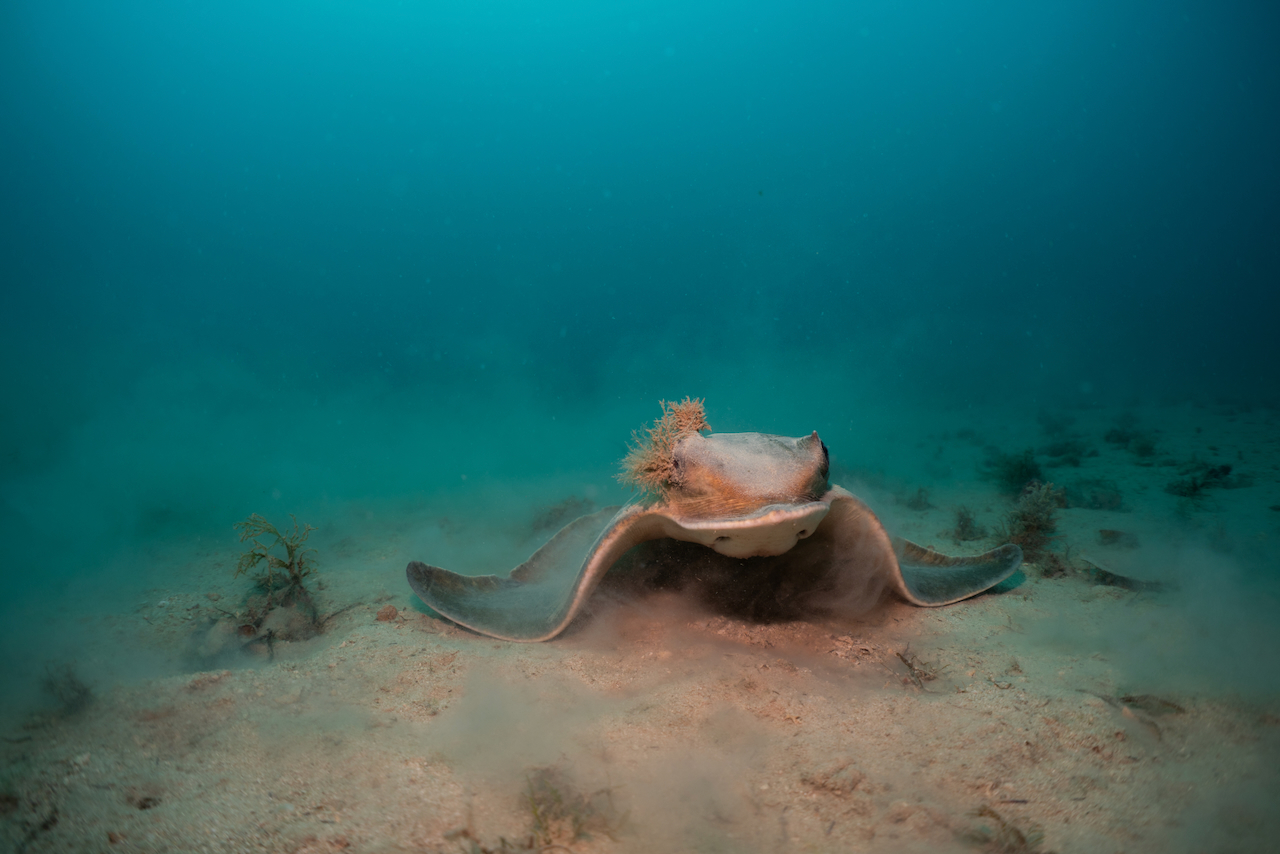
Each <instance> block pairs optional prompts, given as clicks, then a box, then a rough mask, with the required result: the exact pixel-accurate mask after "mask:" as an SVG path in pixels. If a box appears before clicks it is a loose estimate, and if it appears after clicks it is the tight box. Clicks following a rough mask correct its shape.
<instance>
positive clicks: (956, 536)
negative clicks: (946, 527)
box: [951, 506, 987, 543]
mask: <svg viewBox="0 0 1280 854" xmlns="http://www.w3.org/2000/svg"><path fill="white" fill-rule="evenodd" d="M986 536H987V529H986V528H984V527H983V526H982V525H979V524H978V521H977V520H976V519H975V518H974V516H973V511H972V510H970V509H969V508H968V507H963V506H961V507H958V508H957V509H956V526H955V527H954V528H952V529H951V539H953V540H955V541H956V542H957V543H967V542H971V541H973V540H981V539H983V538H984V537H986Z"/></svg>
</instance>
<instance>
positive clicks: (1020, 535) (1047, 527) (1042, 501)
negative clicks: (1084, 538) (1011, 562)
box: [1000, 481, 1065, 561]
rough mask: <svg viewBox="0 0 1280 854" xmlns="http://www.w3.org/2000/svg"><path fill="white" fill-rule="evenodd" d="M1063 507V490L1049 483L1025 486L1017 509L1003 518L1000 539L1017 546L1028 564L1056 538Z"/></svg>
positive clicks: (1035, 482) (1032, 483) (1033, 482)
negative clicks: (1059, 512)
mask: <svg viewBox="0 0 1280 854" xmlns="http://www.w3.org/2000/svg"><path fill="white" fill-rule="evenodd" d="M1064 505H1065V499H1064V496H1063V493H1062V490H1061V489H1058V488H1057V487H1056V486H1054V485H1053V484H1052V483H1040V482H1039V481H1032V482H1031V483H1028V484H1027V486H1026V488H1025V489H1023V490H1022V495H1020V496H1019V497H1018V504H1017V506H1016V507H1014V508H1013V510H1012V511H1010V512H1009V515H1008V516H1006V517H1005V520H1004V523H1003V525H1002V527H1001V531H1000V535H1001V538H1002V539H1005V540H1007V541H1008V542H1011V543H1016V544H1017V545H1018V546H1020V547H1021V548H1022V554H1023V557H1025V558H1026V559H1027V560H1028V561H1034V560H1036V559H1038V558H1039V557H1040V556H1041V555H1043V554H1044V552H1045V550H1046V549H1048V547H1049V544H1050V543H1052V542H1053V541H1054V540H1055V539H1057V537H1056V536H1054V532H1055V531H1056V530H1057V529H1058V509H1059V508H1061V507H1063V506H1064Z"/></svg>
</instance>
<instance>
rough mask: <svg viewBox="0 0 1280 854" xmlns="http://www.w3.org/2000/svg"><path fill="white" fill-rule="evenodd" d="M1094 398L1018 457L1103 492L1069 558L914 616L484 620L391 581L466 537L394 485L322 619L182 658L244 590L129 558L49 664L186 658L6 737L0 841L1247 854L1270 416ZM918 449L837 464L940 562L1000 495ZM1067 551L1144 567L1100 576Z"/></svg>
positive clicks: (1064, 527)
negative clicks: (125, 595)
mask: <svg viewBox="0 0 1280 854" xmlns="http://www.w3.org/2000/svg"><path fill="white" fill-rule="evenodd" d="M1112 415H1113V413H1105V412H1096V413H1092V414H1084V415H1081V416H1080V418H1079V423H1077V424H1075V425H1073V426H1072V427H1071V428H1070V430H1071V431H1072V432H1073V433H1075V434H1078V435H1080V436H1082V437H1084V438H1085V440H1086V445H1087V447H1088V448H1090V449H1092V450H1096V451H1097V452H1098V453H1097V455H1096V456H1086V457H1085V458H1084V459H1083V460H1081V461H1080V465H1079V467H1076V466H1074V465H1071V464H1069V463H1063V464H1062V465H1061V466H1060V467H1058V468H1049V467H1047V466H1048V463H1049V462H1051V461H1052V458H1049V457H1045V456H1043V455H1041V456H1039V457H1038V459H1040V461H1041V462H1042V464H1044V465H1046V470H1045V474H1046V478H1047V479H1048V480H1053V481H1055V482H1057V483H1060V484H1064V485H1068V486H1069V485H1070V483H1071V482H1073V481H1080V482H1090V483H1097V482H1098V481H1100V480H1105V481H1106V482H1107V483H1109V484H1111V485H1112V486H1114V487H1115V489H1116V490H1117V491H1118V492H1119V493H1120V494H1122V495H1123V502H1122V504H1120V505H1118V506H1107V507H1094V508H1090V507H1081V506H1075V507H1068V508H1066V509H1064V510H1062V511H1061V513H1060V517H1059V521H1058V535H1059V537H1060V539H1059V540H1058V541H1056V542H1055V545H1054V550H1055V553H1056V554H1058V555H1059V556H1061V557H1063V558H1065V563H1066V566H1067V567H1068V568H1069V569H1070V570H1071V571H1069V572H1067V574H1065V575H1064V576H1062V577H1053V578H1050V577H1045V572H1044V569H1045V566H1046V564H1047V561H1038V562H1034V563H1029V564H1028V565H1027V566H1026V567H1025V575H1024V576H1021V577H1019V578H1018V579H1016V580H1017V582H1018V583H1015V584H1010V585H1006V586H1005V587H1002V588H1001V590H1000V592H996V593H991V594H986V595H983V596H980V597H977V598H975V599H972V600H969V601H967V602H963V603H960V604H958V605H954V606H950V607H947V608H942V609H932V610H931V609H918V608H913V607H910V606H907V605H904V604H901V603H899V602H896V601H887V602H885V603H884V605H883V606H881V607H880V608H878V609H876V610H875V611H873V612H872V613H871V614H869V615H865V616H864V617H863V618H861V619H860V620H856V621H852V620H851V621H842V622H821V623H803V622H801V623H786V624H775V625H763V626H761V625H751V624H746V623H743V622H740V621H737V620H734V619H731V618H728V617H725V616H718V615H715V614H708V613H705V612H699V611H697V610H695V609H694V607H693V606H692V605H691V604H690V603H689V602H688V601H686V600H685V599H683V598H682V597H680V596H678V595H675V594H672V593H655V594H653V595H651V596H647V597H643V598H640V599H620V598H618V597H616V596H613V595H611V594H610V593H609V592H608V591H607V590H606V591H603V592H602V593H601V594H599V595H597V597H596V598H595V599H594V600H593V603H592V607H591V609H590V613H588V614H586V615H585V616H584V617H583V618H581V619H579V620H578V621H577V622H576V623H575V624H574V626H573V627H572V628H571V630H570V631H569V632H567V633H566V634H565V635H564V636H562V637H561V638H558V639H557V640H555V641H553V642H550V643H544V644H537V645H521V644H510V643H503V642H498V641H494V640H492V639H488V638H485V637H481V636H478V635H476V634H474V633H472V632H470V631H467V630H465V629H461V628H458V627H456V626H453V625H452V624H450V623H449V622H448V621H445V620H442V619H440V618H438V617H436V616H434V615H431V614H430V613H427V612H426V609H424V608H423V606H422V605H421V603H420V602H417V600H416V599H414V598H413V597H412V595H411V594H410V593H409V591H408V588H407V586H406V585H405V584H404V583H403V575H402V573H403V567H404V565H405V563H406V562H407V561H408V560H409V559H414V558H418V559H428V560H431V559H432V558H433V556H432V555H430V554H417V553H415V550H417V549H420V548H422V543H423V536H424V534H423V533H422V531H423V529H424V528H427V529H430V531H431V534H430V536H431V537H438V538H439V539H440V540H441V543H442V545H443V543H444V540H446V539H452V540H454V541H457V540H462V541H464V542H465V541H466V539H467V538H468V537H469V536H471V533H469V532H468V531H467V530H465V526H464V529H460V528H459V526H458V525H457V524H456V523H452V522H450V523H445V522H444V521H442V519H443V517H444V516H445V515H447V511H446V508H441V507H430V506H428V507H425V508H424V507H419V508H417V509H415V510H412V511H411V510H404V511H402V512H400V513H399V514H394V513H380V514H379V515H378V516H377V518H376V519H371V520H369V521H368V522H367V524H366V525H364V526H363V527H362V528H361V529H359V530H356V529H355V528H348V529H347V530H345V531H343V530H336V531H332V532H330V533H328V534H326V535H324V536H318V537H317V545H318V546H319V547H320V550H321V558H322V560H323V561H324V562H323V564H322V569H321V571H320V575H319V576H318V579H319V581H320V582H321V583H322V585H323V586H322V587H320V586H317V588H316V593H317V597H318V598H319V600H320V601H321V603H322V608H323V609H324V610H326V611H327V612H329V613H334V612H340V613H337V615H336V616H335V617H333V619H331V620H330V621H329V622H328V623H327V624H326V630H325V631H324V633H323V634H321V635H319V636H318V637H315V638H313V639H311V640H307V641H301V642H294V643H285V642H281V643H277V644H275V645H274V647H273V648H272V649H271V650H270V651H268V650H267V648H266V646H265V645H264V644H255V645H253V646H252V648H251V649H247V650H245V651H237V652H235V653H234V654H229V655H228V656H227V657H225V658H222V659H219V660H217V661H216V662H215V661H213V660H212V659H203V660H197V659H193V658H192V657H191V653H190V650H192V649H194V648H195V646H193V645H198V640H193V639H198V638H200V637H201V636H202V633H203V632H204V631H206V629H207V627H208V626H209V625H210V623H211V622H212V621H214V620H216V619H218V618H219V617H220V616H221V614H220V613H219V610H218V609H219V608H221V609H222V610H224V611H225V610H234V608H235V607H237V603H238V601H239V600H240V599H242V598H243V596H244V595H245V590H244V587H245V583H244V579H240V581H239V582H235V583H233V582H232V580H231V578H230V575H231V573H230V572H229V569H230V568H232V567H234V565H235V560H236V555H237V554H238V551H239V550H238V547H237V544H236V543H234V541H232V542H229V543H220V544H219V545H218V546H217V547H216V548H209V547H208V546H207V545H205V546H199V545H194V544H190V543H172V544H168V545H166V546H164V547H163V548H161V547H157V549H156V550H155V551H154V553H153V554H152V557H151V559H152V560H155V561H159V562H163V563H165V564H167V565H169V566H172V567H174V568H175V571H174V573H173V577H174V578H175V579H183V583H178V582H175V583H174V585H172V586H170V587H166V588H159V589H154V590H151V591H147V592H146V593H145V594H144V599H145V601H141V602H139V603H138V604H137V605H136V607H133V608H131V609H117V611H118V612H116V613H111V614H105V615H103V614H97V615H95V616H94V617H93V620H94V627H95V630H97V631H99V633H100V635H101V637H102V639H103V640H102V644H101V648H100V650H98V651H96V652H94V651H88V652H86V654H85V655H84V656H83V657H82V659H81V660H80V661H79V662H78V663H77V667H78V670H79V672H80V673H81V675H83V676H85V677H86V678H88V679H89V681H92V678H91V677H92V671H93V661H94V656H95V655H98V656H101V655H110V654H113V653H112V650H114V649H117V648H137V647H147V648H157V647H159V648H168V649H172V650H175V651H177V650H183V651H184V652H183V653H182V656H183V657H185V660H187V661H196V662H197V663H196V664H195V665H193V667H195V669H190V668H189V669H188V670H187V672H183V673H181V674H180V675H170V676H165V677H160V678H148V679H144V680H133V681H126V682H124V683H120V684H117V685H115V686H114V687H107V686H95V688H96V690H95V694H94V696H93V698H92V700H91V701H90V702H88V704H87V705H85V706H84V708H82V709H79V710H76V711H71V710H67V709H61V710H59V709H56V708H53V709H50V710H47V711H44V712H41V713H38V714H35V715H33V716H29V717H26V718H24V719H23V720H22V721H21V722H15V723H14V725H13V726H11V727H9V728H7V730H6V732H5V736H6V737H5V738H4V740H3V742H0V755H2V756H3V763H4V768H5V772H4V778H3V781H0V782H3V788H2V789H0V846H3V847H4V848H5V850H12V851H17V852H31V854H35V852H78V851H85V852H89V851H94V852H99V851H121V852H125V851H139V852H199V851H210V852H240V851H245V852H252V851H271V852H277V851H278V852H327V851H352V852H437V851H440V852H458V851H470V852H477V851H528V850H533V851H577V852H608V851H707V852H734V851H750V852H791V851H796V852H800V851H819V852H820V851H884V852H900V851H975V850H976V851H984V850H986V851H1010V852H1013V851H1057V852H1166V851H1206V852H1207V851H1215V852H1217V851H1270V850H1274V846H1275V838H1276V835H1277V833H1280V818H1277V817H1276V813H1275V809H1274V806H1275V804H1276V803H1280V761H1278V760H1280V706H1278V705H1277V702H1276V700H1277V693H1278V691H1277V686H1276V684H1275V682H1274V674H1275V673H1276V668H1275V666H1274V665H1272V664H1270V663H1269V661H1268V658H1269V654H1270V653H1269V651H1268V649H1267V648H1266V647H1265V646H1263V647H1261V648H1260V647H1259V646H1258V644H1264V645H1265V644H1267V643H1269V642H1271V641H1273V640H1274V638H1275V637H1276V633H1275V631H1274V630H1271V629H1268V628H1267V626H1266V625H1265V624H1260V625H1255V624H1254V623H1252V622H1250V621H1251V620H1254V619H1255V617H1254V616H1253V612H1252V611H1250V610H1249V609H1250V607H1251V604H1250V601H1251V599H1253V598H1256V597H1251V595H1250V594H1249V592H1248V591H1249V585H1248V584H1246V583H1244V582H1242V581H1239V580H1238V579H1234V578H1233V577H1229V576H1231V573H1232V572H1233V571H1235V569H1234V568H1235V567H1237V566H1238V565H1240V564H1244V563H1247V562H1248V561H1249V560H1254V558H1255V556H1257V555H1263V557H1262V558H1261V559H1262V560H1263V561H1265V560H1266V558H1265V554H1266V549H1267V548H1268V547H1269V545H1270V544H1273V543H1274V542H1275V539H1276V536H1277V532H1278V524H1277V522H1278V520H1280V512H1276V509H1275V505H1280V488H1278V485H1277V484H1278V479H1280V469H1278V467H1277V465H1278V464H1280V455H1278V452H1280V446H1277V444H1276V442H1275V441H1274V440H1273V439H1272V438H1271V437H1272V436H1276V435H1280V433H1276V432H1275V423H1276V422H1275V418H1274V416H1273V415H1272V414H1270V413H1266V412H1258V413H1234V412H1230V411H1226V410H1214V411H1212V412H1208V411H1195V412H1192V411H1190V410H1187V409H1185V408H1182V409H1176V410H1169V411H1162V412H1147V413H1143V414H1142V420H1143V421H1144V422H1145V423H1151V424H1158V425H1160V426H1159V429H1158V432H1157V433H1156V435H1157V436H1158V440H1157V446H1156V452H1155V453H1154V454H1152V455H1150V457H1149V458H1148V457H1144V456H1139V455H1137V454H1135V453H1133V452H1132V451H1131V450H1129V449H1127V448H1124V447H1120V446H1118V445H1116V444H1114V443H1107V442H1105V441H1103V439H1102V436H1103V434H1104V433H1105V432H1106V428H1107V426H1108V424H1109V423H1110V421H1111V416H1112ZM1196 427H1199V428H1200V430H1198V431H1197V430H1196V429H1195V428H1196ZM1210 436H1211V437H1212V439H1210V438H1208V437H1210ZM919 441H920V442H921V449H922V450H921V453H920V454H919V455H918V456H921V457H923V458H926V459H928V460H929V461H930V466H929V467H924V468H921V469H920V470H919V471H918V472H916V473H913V474H912V475H911V476H909V477H902V478H893V477H888V476H882V475H876V474H874V473H872V474H868V475H866V476H865V478H864V482H862V483H861V484H859V483H845V484H844V485H847V486H851V487H852V488H853V490H854V491H855V492H856V493H858V494H860V495H863V496H864V497H867V498H868V500H869V501H870V502H871V503H872V505H873V506H874V507H877V508H878V509H881V508H884V511H885V512H884V515H885V516H886V519H887V520H888V521H889V523H890V527H891V529H892V530H893V531H894V533H898V534H901V535H904V536H907V537H910V538H912V539H914V540H916V541H918V542H921V543H924V544H927V545H934V546H936V547H938V548H939V549H940V550H943V551H949V552H952V553H965V552H973V551H977V550H979V549H980V548H983V547H985V546H987V545H990V544H991V541H987V542H986V543H981V542H972V543H956V542H954V541H953V540H952V539H951V538H950V537H949V534H948V531H949V530H950V529H951V528H952V527H953V525H954V513H955V508H956V507H958V506H960V505H962V504H963V505H965V506H968V507H970V508H972V509H973V510H974V512H975V515H976V516H977V518H978V521H979V522H980V523H982V524H985V525H987V526H988V527H991V526H993V525H994V524H996V523H997V522H998V520H999V518H1000V517H1001V516H1002V515H1003V514H1004V513H1006V512H1008V510H1009V509H1010V507H1011V506H1012V502H1011V501H1010V500H1009V499H1008V498H1006V497H1002V496H1001V495H1000V494H999V492H998V491H997V490H996V488H995V486H994V485H993V484H992V483H991V482H990V480H989V479H984V478H983V477H981V476H980V475H979V472H981V470H982V464H981V458H982V444H983V442H982V441H980V440H978V439H977V438H975V436H974V434H973V433H972V431H956V432H955V433H950V434H948V433H937V434H933V435H928V436H922V437H921V439H920V440H919ZM1210 441H1212V442H1213V443H1214V444H1213V445H1212V448H1213V450H1208V448H1209V447H1210V446H1208V445H1207V443H1208V442H1210ZM1044 443H1045V440H1044V439H1043V438H1036V439H1034V441H1032V440H1029V441H1028V442H1027V444H1028V445H1031V444H1035V445H1037V446H1038V445H1042V444H1044ZM1006 444H1007V443H1006ZM935 446H936V451H935ZM1014 447H1017V445H1014ZM1193 459H1201V460H1203V461H1205V462H1207V463H1213V464H1218V463H1219V462H1220V461H1221V460H1231V461H1232V463H1233V466H1234V468H1233V470H1234V471H1235V473H1236V476H1237V477H1238V478H1240V479H1238V480H1237V481H1236V482H1235V483H1234V485H1235V486H1236V487H1237V488H1233V489H1214V490H1212V491H1211V492H1209V493H1206V495H1205V496H1201V497H1197V498H1196V499H1195V501H1189V500H1187V499H1186V498H1185V497H1184V498H1180V497H1178V496H1175V495H1172V494H1170V493H1168V492H1166V491H1165V490H1164V487H1165V486H1166V485H1167V484H1168V483H1169V482H1172V481H1174V480H1176V479H1178V478H1179V477H1181V476H1183V475H1182V474H1181V471H1182V469H1184V468H1185V467H1186V464H1187V461H1188V460H1193ZM1246 474H1247V475H1248V477H1247V478H1243V477H1241V475H1246ZM838 475H839V472H837V475H836V476H833V480H834V481H836V482H841V481H840V477H839V476H838ZM921 486H924V487H926V488H927V490H928V493H927V496H926V497H923V498H924V500H918V499H921V498H922V496H921V494H920V493H919V492H918V488H919V487H921ZM895 496H896V499H895ZM562 497H564V496H563V494H560V495H554V496H552V498H553V500H554V499H559V498H562ZM912 499H917V500H914V501H912ZM1102 503H1104V504H1106V503H1107V502H1102ZM912 505H914V506H915V507H917V508H919V509H912ZM926 505H928V506H926ZM536 512H538V508H536V507H530V508H529V509H528V513H527V514H526V515H525V516H524V517H522V518H521V519H520V520H518V522H519V525H523V526H524V527H523V528H522V529H521V532H520V534H519V536H524V537H529V536H530V534H529V532H528V524H527V523H528V519H529V518H530V517H532V516H533V515H535V513H536ZM424 520H425V521H424ZM477 524H479V523H477ZM511 524H512V525H517V523H516V522H513V523H511ZM481 527H483V526H481ZM1103 530H1107V531H1120V532H1122V533H1123V534H1124V535H1125V536H1123V537H1117V536H1114V535H1108V536H1107V537H1106V538H1105V540H1106V541H1105V543H1104V538H1103V535H1101V534H1099V531H1103ZM504 536H512V537H514V536H516V535H515V534H512V533H511V531H506V532H505V533H504ZM535 544H536V543H535ZM1093 566H1101V567H1104V568H1106V569H1109V570H1111V571H1112V572H1115V573H1117V574H1121V575H1124V576H1126V577H1131V578H1140V579H1146V580H1157V581H1164V582H1166V583H1168V582H1174V583H1176V584H1177V585H1178V587H1177V589H1175V590H1169V591H1165V592H1151V591H1133V590H1129V589H1125V588H1123V587H1117V586H1113V585H1109V584H1098V583H1096V582H1097V580H1098V576H1097V575H1096V573H1093V572H1092V571H1091V569H1090V567H1093ZM1219 575H1221V577H1218V576H1219ZM1224 589H1227V590H1228V591H1229V592H1230V595H1226V596H1225V597H1224V596H1222V595H1220V594H1221V592H1222V591H1223V590H1224ZM1263 605H1265V602H1263V603H1261V605H1259V603H1258V602H1256V601H1253V602H1252V606H1257V607H1258V608H1260V609H1262V610H1263V611H1264V613H1265V608H1262V606H1263ZM388 606H391V607H390V608H388ZM344 609H345V610H344ZM393 610H394V614H393V613H392V611H393ZM68 616H70V615H68ZM75 618H76V619H80V617H79V615H75Z"/></svg>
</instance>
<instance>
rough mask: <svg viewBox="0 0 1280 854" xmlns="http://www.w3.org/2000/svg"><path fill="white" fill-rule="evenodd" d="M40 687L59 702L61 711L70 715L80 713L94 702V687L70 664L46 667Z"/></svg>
mask: <svg viewBox="0 0 1280 854" xmlns="http://www.w3.org/2000/svg"><path fill="white" fill-rule="evenodd" d="M40 687H41V688H43V689H44V692H45V694H47V695H48V696H49V697H51V698H52V699H53V700H54V701H55V702H56V703H57V704H58V711H59V713H60V714H63V715H66V716H68V717H72V716H74V715H78V714H80V713H81V712H83V711H84V710H85V709H87V708H89V706H90V705H91V704H92V703H93V689H92V688H90V687H89V686H88V685H87V684H85V682H84V681H83V680H82V679H81V678H80V677H79V675H77V674H76V671H75V668H74V667H72V666H71V665H70V664H64V665H63V666H62V667H61V668H55V667H54V666H53V665H49V666H48V667H46V668H45V675H44V679H42V680H41V681H40Z"/></svg>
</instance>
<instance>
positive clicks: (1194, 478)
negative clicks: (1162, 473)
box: [1164, 463, 1237, 500]
mask: <svg viewBox="0 0 1280 854" xmlns="http://www.w3.org/2000/svg"><path fill="white" fill-rule="evenodd" d="M1190 469H1191V474H1190V475H1189V476H1188V477H1184V478H1179V479H1178V480H1175V481H1172V482H1170V483H1167V484H1165V487H1164V491H1165V492H1167V493H1169V494H1170V495H1176V496H1178V497H1179V498H1190V499H1193V500H1199V499H1201V498H1203V497H1204V493H1205V491H1206V490H1209V489H1215V488H1216V489H1232V488H1234V487H1235V486H1237V484H1236V483H1235V482H1234V480H1233V478H1232V477H1231V466H1229V465H1220V466H1209V465H1205V464H1202V463H1201V464H1196V463H1193V464H1192V465H1191V466H1190Z"/></svg>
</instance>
